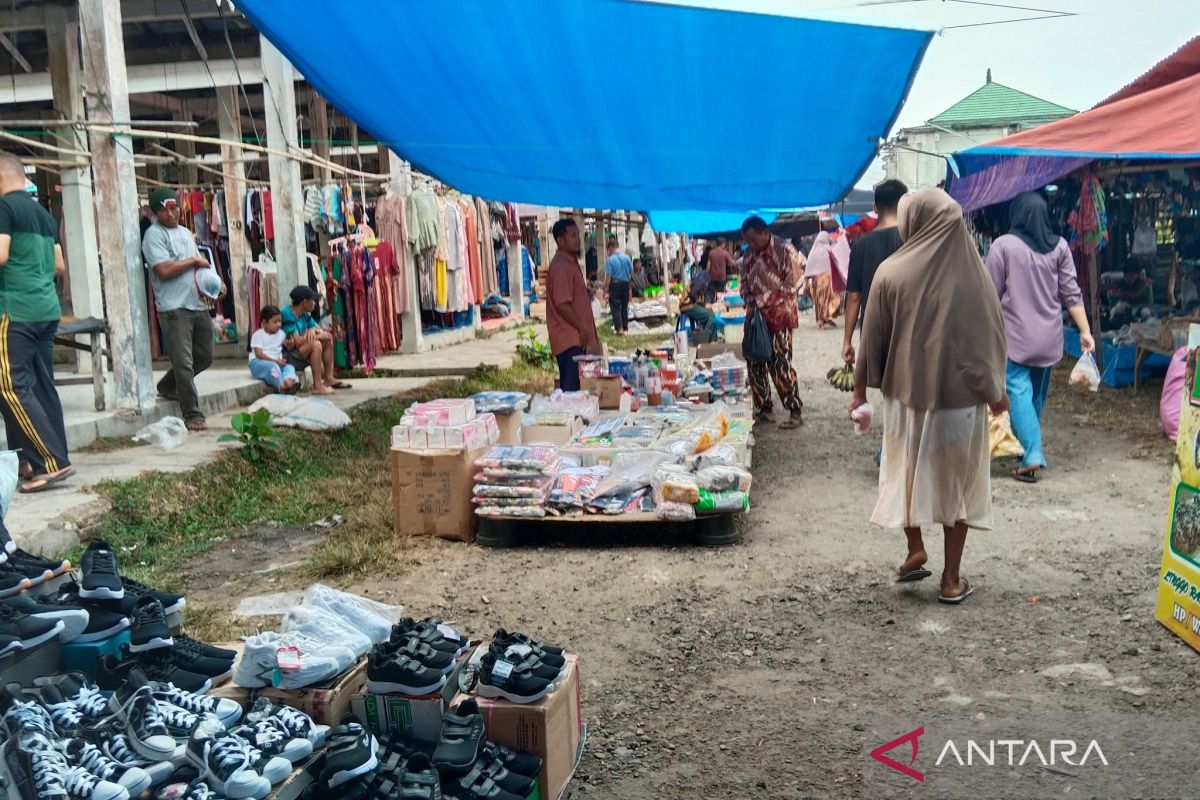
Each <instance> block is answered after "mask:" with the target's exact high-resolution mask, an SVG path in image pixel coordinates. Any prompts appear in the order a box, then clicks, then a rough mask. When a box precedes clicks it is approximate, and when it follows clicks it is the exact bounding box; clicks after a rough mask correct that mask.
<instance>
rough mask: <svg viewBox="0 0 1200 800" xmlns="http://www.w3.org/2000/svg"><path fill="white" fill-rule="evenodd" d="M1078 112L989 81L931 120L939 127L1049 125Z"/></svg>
mask: <svg viewBox="0 0 1200 800" xmlns="http://www.w3.org/2000/svg"><path fill="white" fill-rule="evenodd" d="M1074 113H1075V111H1074V110H1072V109H1070V108H1065V107H1063V106H1060V105H1057V104H1056V103H1051V102H1050V101H1048V100H1043V99H1041V98H1040V97H1034V96H1033V95H1031V94H1026V93H1025V92H1019V91H1017V90H1016V89H1012V88H1010V87H1008V86H1005V85H1004V84H1001V83H992V82H990V81H989V82H988V83H985V84H984V85H983V86H981V87H979V88H978V89H976V90H975V91H973V92H971V93H970V94H969V95H967V96H966V97H964V98H963V99H962V100H959V101H958V102H957V103H955V104H954V105H952V106H950V107H949V108H947V109H946V110H945V111H943V112H942V113H940V114H938V115H937V116H936V117H934V118H933V119H931V120H929V121H930V122H932V123H935V124H937V125H972V124H980V123H985V122H1023V121H1027V120H1029V121H1032V120H1044V121H1047V122H1049V121H1050V120H1056V119H1061V118H1062V117H1069V116H1070V115H1072V114H1074Z"/></svg>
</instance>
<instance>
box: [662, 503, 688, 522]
mask: <svg viewBox="0 0 1200 800" xmlns="http://www.w3.org/2000/svg"><path fill="white" fill-rule="evenodd" d="M654 511H655V513H656V514H658V518H659V519H661V520H668V521H670V522H687V521H689V520H693V519H695V518H696V508H695V506H693V505H692V504H691V503H672V502H670V501H667V500H664V501H663V502H661V503H656V504H655V508H654Z"/></svg>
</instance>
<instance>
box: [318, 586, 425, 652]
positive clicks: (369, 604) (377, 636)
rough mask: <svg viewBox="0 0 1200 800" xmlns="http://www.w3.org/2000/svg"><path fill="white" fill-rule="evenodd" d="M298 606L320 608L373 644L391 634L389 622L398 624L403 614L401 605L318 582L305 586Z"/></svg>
mask: <svg viewBox="0 0 1200 800" xmlns="http://www.w3.org/2000/svg"><path fill="white" fill-rule="evenodd" d="M301 605H305V606H310V607H312V608H319V609H321V610H323V611H328V612H329V613H330V614H333V615H334V616H337V617H340V618H341V619H342V620H344V621H345V622H346V623H348V624H349V625H352V626H353V627H355V628H357V629H358V630H360V631H362V633H363V634H364V635H366V636H367V638H369V639H370V640H371V641H372V642H385V641H387V640H388V638H389V637H390V636H391V635H392V623H394V622H397V621H398V620H399V619H400V616H401V615H402V614H403V613H404V607H403V606H389V605H385V604H383V603H377V602H376V601H374V600H370V599H368V598H366V597H360V596H358V595H356V594H350V593H349V592H342V591H338V590H337V589H334V588H332V587H330V586H326V585H324V584H321V583H314V584H313V585H312V586H310V587H308V590H307V591H306V592H305V593H304V599H303V600H302V601H301Z"/></svg>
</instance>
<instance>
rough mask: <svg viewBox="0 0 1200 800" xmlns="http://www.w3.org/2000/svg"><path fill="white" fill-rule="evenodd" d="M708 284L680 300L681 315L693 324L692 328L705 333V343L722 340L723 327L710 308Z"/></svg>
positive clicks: (696, 288) (705, 283) (694, 287)
mask: <svg viewBox="0 0 1200 800" xmlns="http://www.w3.org/2000/svg"><path fill="white" fill-rule="evenodd" d="M708 286H709V284H708V283H707V282H703V283H700V284H699V285H695V286H693V287H692V290H691V291H689V292H688V293H687V294H686V295H684V296H683V297H682V298H680V301H679V313H680V314H681V315H682V316H685V317H687V318H688V319H689V320H691V322H692V328H694V329H695V330H698V331H703V332H704V333H703V335H704V336H705V337H707V338H706V339H705V341H709V342H716V341H719V340H720V339H721V326H720V325H719V324H718V323H717V315H716V314H714V313H713V312H712V309H710V308H709V307H708V303H707V294H708V291H707V289H708Z"/></svg>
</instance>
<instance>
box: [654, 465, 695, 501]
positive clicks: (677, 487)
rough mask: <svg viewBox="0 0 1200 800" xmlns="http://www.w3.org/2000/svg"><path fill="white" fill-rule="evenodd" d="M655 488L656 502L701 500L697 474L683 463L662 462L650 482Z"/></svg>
mask: <svg viewBox="0 0 1200 800" xmlns="http://www.w3.org/2000/svg"><path fill="white" fill-rule="evenodd" d="M650 485H651V487H652V488H653V489H654V502H655V503H663V502H667V503H688V504H690V505H694V504H696V503H698V502H700V485H699V484H698V483H697V482H696V476H695V475H694V474H693V473H692V471H691V470H689V469H688V468H687V467H685V466H683V465H681V464H670V463H668V464H660V465H659V467H658V469H656V470H655V472H654V477H653V479H652V480H651V483H650Z"/></svg>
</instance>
